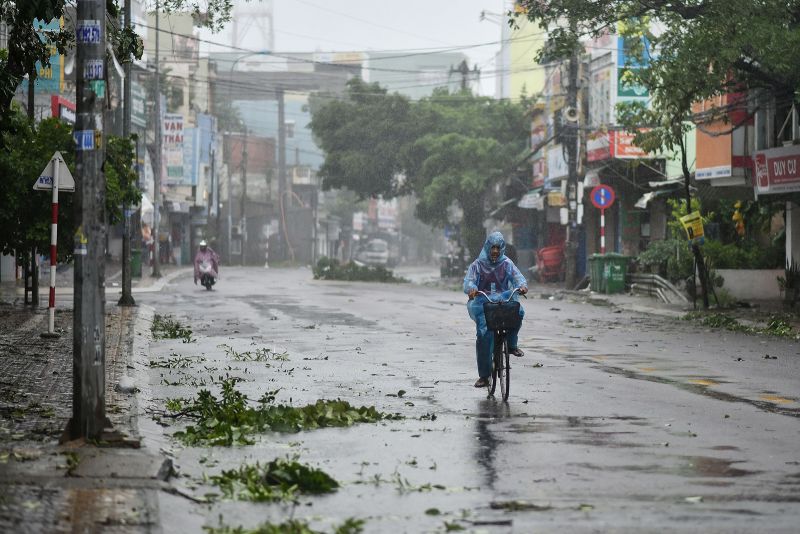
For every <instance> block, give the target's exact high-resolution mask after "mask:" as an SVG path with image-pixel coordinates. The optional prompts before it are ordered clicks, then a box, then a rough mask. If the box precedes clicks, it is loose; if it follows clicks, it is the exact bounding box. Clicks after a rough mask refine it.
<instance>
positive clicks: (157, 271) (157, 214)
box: [153, 0, 163, 278]
mask: <svg viewBox="0 0 800 534" xmlns="http://www.w3.org/2000/svg"><path fill="white" fill-rule="evenodd" d="M158 4H159V0H156V69H155V76H156V79H155V84H154V85H155V94H156V96H155V98H156V101H155V115H156V119H155V122H156V165H155V167H156V168H155V172H154V173H153V176H154V178H155V179H154V180H153V181H154V189H155V191H153V278H161V259H160V258H159V254H160V252H159V242H158V238H159V235H158V234H159V231H158V230H159V228H160V227H161V143H162V141H163V139H161V87H160V85H161V84H160V82H161V80H160V78H161V73H160V69H159V67H158V65H159V62H160V61H161V60H160V58H159V57H158V53H159V49H158V36H159V33H161V32H160V30H159V27H158V24H159V18H160V17H159V12H158V11H159V5H158Z"/></svg>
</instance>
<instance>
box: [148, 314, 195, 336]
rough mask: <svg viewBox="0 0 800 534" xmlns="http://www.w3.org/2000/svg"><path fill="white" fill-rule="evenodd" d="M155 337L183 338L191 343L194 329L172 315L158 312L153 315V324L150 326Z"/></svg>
mask: <svg viewBox="0 0 800 534" xmlns="http://www.w3.org/2000/svg"><path fill="white" fill-rule="evenodd" d="M150 331H151V332H152V333H153V338H155V339H182V340H183V342H184V343H191V342H192V341H194V340H193V339H192V329H191V328H189V327H188V326H183V325H182V324H181V323H180V322H179V321H177V320H176V319H173V318H172V316H171V315H159V314H156V315H155V317H153V326H151V327H150Z"/></svg>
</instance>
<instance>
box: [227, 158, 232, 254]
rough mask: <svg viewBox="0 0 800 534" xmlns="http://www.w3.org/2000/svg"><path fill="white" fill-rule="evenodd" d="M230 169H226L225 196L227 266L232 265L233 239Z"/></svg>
mask: <svg viewBox="0 0 800 534" xmlns="http://www.w3.org/2000/svg"><path fill="white" fill-rule="evenodd" d="M232 174H233V173H232V172H231V169H228V195H227V205H228V265H233V261H232V260H231V258H232V255H231V249H232V248H233V247H231V239H232V238H233V189H232V182H233V180H232V179H231V175H232Z"/></svg>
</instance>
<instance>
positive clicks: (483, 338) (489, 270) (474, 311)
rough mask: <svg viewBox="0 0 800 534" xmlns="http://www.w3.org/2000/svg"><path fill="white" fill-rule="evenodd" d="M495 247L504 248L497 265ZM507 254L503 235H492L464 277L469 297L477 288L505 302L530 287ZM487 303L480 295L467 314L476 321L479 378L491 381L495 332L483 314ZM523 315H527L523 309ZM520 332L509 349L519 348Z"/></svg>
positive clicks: (510, 337)
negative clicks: (513, 294) (515, 290)
mask: <svg viewBox="0 0 800 534" xmlns="http://www.w3.org/2000/svg"><path fill="white" fill-rule="evenodd" d="M494 245H497V246H499V247H500V255H499V256H498V258H497V261H494V262H493V261H492V259H491V256H490V252H491V249H492V247H493V246H494ZM505 252H506V242H505V239H503V234H501V233H500V232H492V233H491V234H489V237H487V238H486V242H485V243H484V244H483V250H481V253H480V255H479V256H478V259H476V260H475V261H473V262H472V264H471V265H470V266H469V269H467V274H466V276H465V277H464V293H466V294H469V292H470V291H471V290H473V289H477V290H478V291H483V292H484V293H486V294H489V295H491V294H492V292H494V293H495V295H496V298H497V299H500V298H502V299H503V300H505V299H507V298H508V295H509V293H510V292H511V290H512V289H515V288H521V287H525V288H527V287H528V281H527V280H525V277H524V276H523V275H522V273H521V272H520V270H519V269H518V268H517V266H516V265H514V262H513V261H511V260H510V259H509V258H507V257H506V255H505ZM494 298H495V297H493V300H494ZM515 298H516V296H515ZM484 302H486V297H484V296H483V295H480V294H479V295H478V296H476V297H475V298H474V299H472V300H471V301H469V302H468V303H467V311H468V312H469V316H470V318H471V319H472V320H473V321H475V326H476V340H475V356H476V358H477V361H478V375H479V376H480V377H481V378H488V377H489V375H490V374H491V373H492V348H493V345H494V333H493V332H490V331H489V329H488V328H487V327H486V318H485V317H484V315H483V303H484ZM519 313H520V316H524V314H525V312H524V310H523V309H522V307H521V306H520V309H519ZM518 333H519V330H514V331H511V332H508V336H507V337H508V346H509V348H512V349H513V348H517V343H518Z"/></svg>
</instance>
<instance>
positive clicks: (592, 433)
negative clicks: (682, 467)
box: [509, 415, 651, 448]
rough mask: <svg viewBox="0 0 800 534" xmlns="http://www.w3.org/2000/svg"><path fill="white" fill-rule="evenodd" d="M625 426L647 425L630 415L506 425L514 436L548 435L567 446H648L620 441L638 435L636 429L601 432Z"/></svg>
mask: <svg viewBox="0 0 800 534" xmlns="http://www.w3.org/2000/svg"><path fill="white" fill-rule="evenodd" d="M621 423H627V424H629V425H632V426H636V427H641V426H647V425H648V424H649V423H648V422H647V420H646V419H644V418H640V417H633V416H612V417H594V416H592V417H578V416H558V415H537V416H536V417H535V419H532V420H530V421H525V422H513V423H511V424H510V425H509V427H510V430H511V431H512V432H514V433H534V434H542V435H543V436H548V437H549V438H550V440H551V441H553V442H557V443H566V444H569V445H588V446H596V447H604V448H639V447H649V446H651V444H650V443H636V442H632V441H623V440H622V439H624V438H626V437H629V436H634V435H637V434H638V431H636V430H603V429H605V428H609V427H612V426H617V425H620V424H621Z"/></svg>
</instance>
